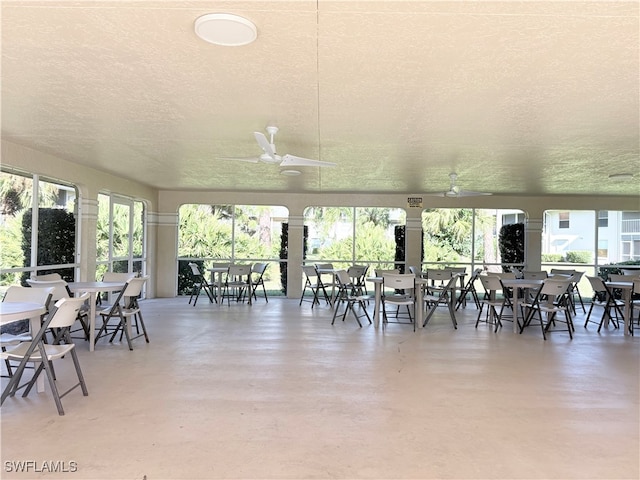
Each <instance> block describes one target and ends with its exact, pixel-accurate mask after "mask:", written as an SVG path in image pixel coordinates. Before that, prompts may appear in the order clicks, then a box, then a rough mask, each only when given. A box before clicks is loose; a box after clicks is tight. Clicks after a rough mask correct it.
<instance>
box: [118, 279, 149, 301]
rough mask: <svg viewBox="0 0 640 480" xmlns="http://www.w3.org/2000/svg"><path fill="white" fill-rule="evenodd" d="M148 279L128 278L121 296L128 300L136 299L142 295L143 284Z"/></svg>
mask: <svg viewBox="0 0 640 480" xmlns="http://www.w3.org/2000/svg"><path fill="white" fill-rule="evenodd" d="M148 279H149V277H148V276H147V277H134V278H130V279H129V281H128V282H127V284H126V285H125V287H124V291H123V292H122V296H123V297H128V298H132V297H133V298H135V297H138V296H139V295H140V294H141V293H142V287H144V284H145V282H146V281H147V280H148Z"/></svg>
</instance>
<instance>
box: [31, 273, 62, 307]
mask: <svg viewBox="0 0 640 480" xmlns="http://www.w3.org/2000/svg"><path fill="white" fill-rule="evenodd" d="M27 283H28V284H29V285H31V287H32V288H53V292H52V293H51V301H52V302H56V301H58V300H60V299H61V298H69V297H71V295H70V293H69V287H68V286H67V282H65V281H64V280H46V281H44V280H33V279H31V278H27Z"/></svg>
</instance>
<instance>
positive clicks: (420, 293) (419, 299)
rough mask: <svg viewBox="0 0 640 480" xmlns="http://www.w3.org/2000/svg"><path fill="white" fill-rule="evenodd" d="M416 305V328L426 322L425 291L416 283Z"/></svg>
mask: <svg viewBox="0 0 640 480" xmlns="http://www.w3.org/2000/svg"><path fill="white" fill-rule="evenodd" d="M414 291H415V295H416V305H415V309H414V312H415V317H416V318H415V320H414V322H415V323H414V326H418V325H422V322H424V290H423V288H422V284H420V283H416V286H415V290H414Z"/></svg>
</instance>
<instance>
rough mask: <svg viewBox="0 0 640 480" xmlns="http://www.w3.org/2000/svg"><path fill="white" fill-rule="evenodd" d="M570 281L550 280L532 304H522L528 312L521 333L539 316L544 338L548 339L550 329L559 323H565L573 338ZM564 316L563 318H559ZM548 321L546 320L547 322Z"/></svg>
mask: <svg viewBox="0 0 640 480" xmlns="http://www.w3.org/2000/svg"><path fill="white" fill-rule="evenodd" d="M570 283H571V282H570V281H569V279H562V280H556V279H552V278H549V279H547V280H545V282H544V284H543V285H542V287H541V288H540V290H539V291H538V293H537V295H536V297H535V298H534V300H533V301H532V302H525V303H523V304H522V307H523V310H524V311H525V312H526V315H525V318H524V321H523V323H522V326H521V327H520V333H522V332H523V331H524V329H525V328H526V327H528V326H530V325H531V321H532V320H534V319H535V317H536V316H537V318H538V321H539V322H540V323H539V324H540V328H541V330H542V338H543V339H545V340H546V339H547V335H546V334H547V333H548V332H549V331H550V330H549V327H551V325H555V324H556V322H558V323H565V324H566V325H567V331H568V332H569V338H573V330H574V328H573V320H572V318H571V305H570V300H569V298H568V297H569V295H570ZM558 314H562V318H560V317H559V316H558ZM545 319H546V320H545Z"/></svg>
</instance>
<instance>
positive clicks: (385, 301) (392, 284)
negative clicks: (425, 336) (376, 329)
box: [381, 273, 416, 332]
mask: <svg viewBox="0 0 640 480" xmlns="http://www.w3.org/2000/svg"><path fill="white" fill-rule="evenodd" d="M415 288H416V276H415V275H414V274H412V273H397V274H385V275H383V276H382V297H381V301H382V328H383V329H385V328H386V326H387V324H388V323H409V324H413V331H414V332H415V330H416V323H415V320H414V316H415ZM387 305H391V306H394V307H396V311H395V315H394V318H395V319H396V320H395V321H389V313H387ZM400 307H406V309H407V317H408V321H402V318H403V314H401V312H400Z"/></svg>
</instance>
